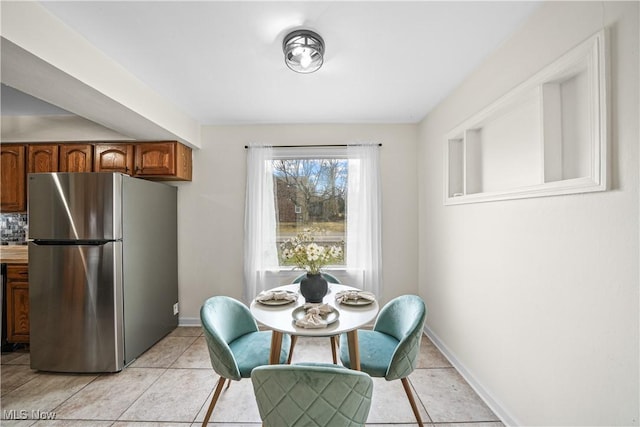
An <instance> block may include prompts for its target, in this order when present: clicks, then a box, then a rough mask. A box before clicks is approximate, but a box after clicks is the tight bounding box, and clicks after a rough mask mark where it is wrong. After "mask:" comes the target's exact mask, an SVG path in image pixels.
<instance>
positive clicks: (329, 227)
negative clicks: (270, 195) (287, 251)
mask: <svg viewBox="0 0 640 427" xmlns="http://www.w3.org/2000/svg"><path fill="white" fill-rule="evenodd" d="M276 157H277V155H276ZM271 167H272V171H273V185H274V189H273V190H274V202H275V210H276V242H277V243H278V263H279V264H278V265H279V266H280V267H289V266H290V265H291V264H290V263H288V262H287V260H285V259H283V257H282V249H281V247H280V244H281V243H282V242H284V241H285V240H287V239H290V238H292V237H294V236H295V235H296V234H297V233H299V232H301V231H303V230H304V229H316V230H318V232H317V237H316V239H317V240H316V242H317V243H318V244H319V245H321V246H333V245H342V244H346V237H347V236H346V208H347V203H348V194H347V178H348V173H349V172H348V171H349V162H348V160H347V159H346V158H344V157H343V158H335V157H327V158H281V159H278V158H276V159H274V160H272V164H271ZM337 265H340V266H344V265H345V260H344V259H343V260H342V261H341V262H339V263H338V264H337Z"/></svg>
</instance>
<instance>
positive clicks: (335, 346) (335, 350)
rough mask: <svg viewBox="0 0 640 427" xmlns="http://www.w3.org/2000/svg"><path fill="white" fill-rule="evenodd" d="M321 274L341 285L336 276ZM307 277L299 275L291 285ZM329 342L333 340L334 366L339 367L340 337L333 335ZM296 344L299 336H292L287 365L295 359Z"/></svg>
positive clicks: (331, 281)
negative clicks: (294, 349)
mask: <svg viewBox="0 0 640 427" xmlns="http://www.w3.org/2000/svg"><path fill="white" fill-rule="evenodd" d="M320 274H322V277H323V278H324V280H326V281H327V283H337V284H340V280H338V278H337V277H335V276H334V275H332V274H329V273H325V272H321V273H320ZM306 275H307V273H304V274H301V275H299V276H298V277H296V278H295V279H293V282H291V283H300V281H301V280H302V279H304V278H305V276H306ZM329 340H331V356H332V357H333V364H334V365H337V364H338V344H339V339H338V336H337V335H332V336H330V337H329ZM296 342H298V336H297V335H292V336H291V347H290V348H289V359H288V360H287V363H291V358H292V357H293V348H294V347H295V346H296Z"/></svg>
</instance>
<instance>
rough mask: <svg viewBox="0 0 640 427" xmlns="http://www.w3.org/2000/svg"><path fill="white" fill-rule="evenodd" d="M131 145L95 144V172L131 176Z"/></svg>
mask: <svg viewBox="0 0 640 427" xmlns="http://www.w3.org/2000/svg"><path fill="white" fill-rule="evenodd" d="M133 147H134V146H133V144H96V146H95V156H94V158H93V170H94V171H95V172H122V173H126V174H128V175H132V174H133V162H134V160H135V158H134V156H133Z"/></svg>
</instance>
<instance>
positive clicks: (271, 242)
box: [243, 144, 278, 303]
mask: <svg viewBox="0 0 640 427" xmlns="http://www.w3.org/2000/svg"><path fill="white" fill-rule="evenodd" d="M272 159H273V149H272V148H271V146H268V145H261V144H250V145H249V147H248V148H247V189H246V194H245V213H244V295H243V297H244V300H245V302H247V303H248V302H249V301H251V300H252V299H253V298H254V297H255V296H256V295H257V294H258V293H259V292H261V291H263V290H265V284H266V280H265V276H266V274H267V271H268V270H269V269H272V268H273V267H274V266H277V265H278V252H277V251H278V248H277V246H276V210H275V202H274V197H273V170H272Z"/></svg>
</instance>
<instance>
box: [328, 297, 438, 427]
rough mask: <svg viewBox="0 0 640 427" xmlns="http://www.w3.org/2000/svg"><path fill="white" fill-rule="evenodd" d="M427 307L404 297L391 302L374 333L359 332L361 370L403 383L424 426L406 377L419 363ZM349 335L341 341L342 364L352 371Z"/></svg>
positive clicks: (381, 313) (380, 316)
mask: <svg viewBox="0 0 640 427" xmlns="http://www.w3.org/2000/svg"><path fill="white" fill-rule="evenodd" d="M426 318H427V307H426V305H425V303H424V301H423V300H422V299H421V298H420V297H418V296H416V295H403V296H399V297H397V298H395V299H393V300H391V301H389V302H388V303H387V304H386V305H385V306H384V307H383V308H382V310H380V313H379V314H378V318H377V319H376V322H375V324H374V326H373V330H371V331H370V330H358V346H359V348H360V369H361V370H362V371H363V372H366V373H368V374H369V375H371V376H372V377H381V378H385V379H386V380H387V381H392V380H397V379H400V380H401V381H402V386H403V387H404V391H405V393H406V394H407V397H408V398H409V403H410V404H411V409H412V410H413V413H414V415H415V417H416V420H417V421H418V425H420V426H422V419H421V417H420V412H418V407H417V405H416V402H415V399H414V398H413V394H412V393H411V386H410V385H409V381H408V380H407V376H409V374H411V372H413V370H414V369H415V368H416V365H417V363H418V356H419V353H420V342H421V340H422V329H423V327H424V322H425V320H426ZM346 340H347V337H346V334H343V335H342V337H341V338H340V341H341V350H340V360H341V361H342V364H343V365H344V366H346V367H350V366H351V365H350V363H349V351H348V350H347V349H348V346H347V342H346Z"/></svg>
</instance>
